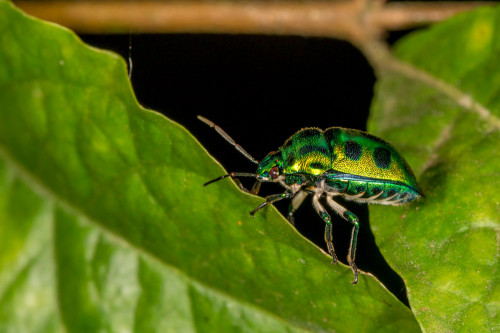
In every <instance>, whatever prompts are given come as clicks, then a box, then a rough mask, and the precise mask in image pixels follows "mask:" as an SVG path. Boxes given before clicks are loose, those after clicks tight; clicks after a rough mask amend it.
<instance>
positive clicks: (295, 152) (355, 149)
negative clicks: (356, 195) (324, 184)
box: [280, 127, 421, 201]
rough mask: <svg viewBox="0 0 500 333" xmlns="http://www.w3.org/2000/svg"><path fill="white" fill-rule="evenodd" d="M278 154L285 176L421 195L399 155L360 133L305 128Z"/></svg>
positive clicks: (392, 148) (386, 143)
mask: <svg viewBox="0 0 500 333" xmlns="http://www.w3.org/2000/svg"><path fill="white" fill-rule="evenodd" d="M280 152H281V158H282V172H283V173H284V174H285V175H288V174H289V175H293V174H297V173H300V174H309V175H314V176H319V175H324V174H325V173H326V174H328V175H329V179H339V180H351V181H356V182H365V183H373V184H378V183H380V184H383V185H384V184H395V185H398V186H403V187H407V190H408V191H409V192H413V193H410V194H411V197H417V196H418V195H419V194H421V191H420V189H419V187H418V185H417V181H416V179H415V175H414V174H413V172H412V170H411V169H410V167H409V166H408V163H406V161H405V160H404V158H403V157H402V156H401V154H399V152H398V151H397V150H396V149H395V148H394V147H393V146H392V145H391V144H389V143H388V142H386V141H384V140H382V139H380V138H377V137H375V136H373V135H370V134H368V133H365V132H363V131H359V130H353V129H346V128H341V127H331V128H328V129H327V130H325V131H323V130H321V129H319V128H305V129H302V130H300V131H299V132H297V133H295V134H294V135H293V136H292V137H290V138H289V139H288V140H287V141H286V142H285V144H284V145H283V146H282V147H281V148H280ZM374 186H375V185H374ZM384 186H385V185H384ZM379 188H380V186H379ZM401 190H403V189H401ZM375 194H376V193H375ZM349 195H352V193H351V194H349ZM384 197H385V196H384ZM405 201H406V200H405Z"/></svg>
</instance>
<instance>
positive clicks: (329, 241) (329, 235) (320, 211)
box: [312, 194, 337, 264]
mask: <svg viewBox="0 0 500 333" xmlns="http://www.w3.org/2000/svg"><path fill="white" fill-rule="evenodd" d="M320 197H321V194H315V195H314V196H313V199H312V202H313V207H314V209H316V212H317V213H318V215H319V216H320V217H321V218H322V219H323V221H324V222H325V224H326V225H325V242H326V247H327V248H328V253H330V255H331V256H332V264H335V263H336V262H337V255H336V254H335V249H334V248H333V243H332V218H331V217H330V215H329V214H328V212H327V211H326V209H325V208H323V206H322V205H321V204H320V203H319V198H320Z"/></svg>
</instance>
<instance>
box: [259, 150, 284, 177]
mask: <svg viewBox="0 0 500 333" xmlns="http://www.w3.org/2000/svg"><path fill="white" fill-rule="evenodd" d="M281 166H282V163H281V153H280V152H279V151H273V152H270V153H269V154H267V156H266V157H264V159H263V160H262V161H261V162H260V163H259V166H258V167H257V172H256V173H257V179H258V180H260V181H264V182H277V181H278V177H279V176H280V174H281Z"/></svg>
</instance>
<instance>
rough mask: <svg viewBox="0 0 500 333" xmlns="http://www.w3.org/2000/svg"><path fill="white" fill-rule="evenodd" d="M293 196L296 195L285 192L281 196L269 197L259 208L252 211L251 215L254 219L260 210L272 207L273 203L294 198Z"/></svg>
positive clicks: (288, 191)
mask: <svg viewBox="0 0 500 333" xmlns="http://www.w3.org/2000/svg"><path fill="white" fill-rule="evenodd" d="M293 196H294V193H293V192H292V191H290V190H287V191H285V192H283V193H279V194H273V195H269V196H267V197H266V201H264V202H263V203H261V204H260V205H259V206H258V207H257V208H255V209H254V210H252V211H251V212H250V215H252V217H254V215H255V213H256V212H257V211H258V210H260V209H262V208H264V207H265V206H267V205H270V204H272V203H275V202H276V201H280V200H283V199H289V198H292V197H293Z"/></svg>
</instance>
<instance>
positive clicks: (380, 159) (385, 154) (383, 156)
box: [373, 147, 391, 169]
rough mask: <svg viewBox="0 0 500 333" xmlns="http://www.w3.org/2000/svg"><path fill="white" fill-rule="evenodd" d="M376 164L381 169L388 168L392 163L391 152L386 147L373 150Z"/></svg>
mask: <svg viewBox="0 0 500 333" xmlns="http://www.w3.org/2000/svg"><path fill="white" fill-rule="evenodd" d="M373 160H374V161H375V165H376V166H378V167H379V168H381V169H387V168H389V166H390V165H391V152H390V151H389V150H387V149H386V148H384V147H377V148H375V151H374V152H373Z"/></svg>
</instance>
